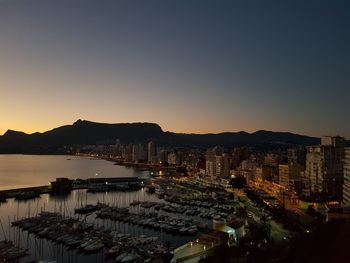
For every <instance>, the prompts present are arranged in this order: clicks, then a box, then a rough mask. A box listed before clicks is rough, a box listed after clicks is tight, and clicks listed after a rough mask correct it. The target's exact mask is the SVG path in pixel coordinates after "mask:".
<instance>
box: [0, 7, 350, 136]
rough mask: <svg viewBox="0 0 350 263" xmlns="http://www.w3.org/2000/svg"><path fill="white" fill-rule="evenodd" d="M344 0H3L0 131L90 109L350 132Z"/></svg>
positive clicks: (214, 123) (169, 125)
mask: <svg viewBox="0 0 350 263" xmlns="http://www.w3.org/2000/svg"><path fill="white" fill-rule="evenodd" d="M349 2H350V1H346V0H344V1H333V0H332V1H296V0H293V1H259V0H257V1H249V0H248V1H247V0H244V1H243V0H242V1H218V0H213V1H205V0H197V1H193V0H177V1H167V0H160V1H152V0H149V1H133V0H127V1H126V0H125V1H117V0H115V1H108V0H105V1H101V0H95V1H93V0H81V1H80V0H57V1H54V0H21V1H20V0H0V134H3V133H4V132H5V131H6V130H7V129H14V130H21V131H25V132H28V133H31V132H35V131H45V130H49V129H51V128H54V127H57V126H60V125H64V124H71V123H73V122H74V121H76V120H77V119H87V120H91V121H97V122H110V123H118V122H139V121H141V122H156V123H158V124H159V125H161V126H162V128H163V130H170V131H175V132H195V133H207V132H222V131H240V130H245V131H248V132H252V131H256V130H260V129H265V130H274V131H291V132H296V133H302V134H307V135H314V136H320V135H326V134H327V135H342V136H345V137H347V138H350V123H349V120H350V26H349V25H350V3H349Z"/></svg>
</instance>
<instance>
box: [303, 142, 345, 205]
mask: <svg viewBox="0 0 350 263" xmlns="http://www.w3.org/2000/svg"><path fill="white" fill-rule="evenodd" d="M344 142H345V139H344V138H342V137H329V136H326V137H323V138H322V145H318V146H310V147H307V154H306V170H305V176H304V180H305V181H304V184H305V188H304V194H305V195H307V196H313V195H323V196H325V197H329V198H333V199H341V198H342V186H343V179H344V174H343V158H344Z"/></svg>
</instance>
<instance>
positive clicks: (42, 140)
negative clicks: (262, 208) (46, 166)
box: [0, 119, 320, 153]
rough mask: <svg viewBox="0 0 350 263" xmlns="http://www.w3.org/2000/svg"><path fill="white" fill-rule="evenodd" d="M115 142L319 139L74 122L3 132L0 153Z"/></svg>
mask: <svg viewBox="0 0 350 263" xmlns="http://www.w3.org/2000/svg"><path fill="white" fill-rule="evenodd" d="M116 139H119V140H120V141H121V142H122V143H146V142H148V141H149V140H155V141H157V142H159V144H161V145H168V146H193V147H197V146H202V147H210V146H213V145H223V146H230V147H231V146H242V145H249V146H256V145H264V146H266V145H270V146H271V145H280V146H288V145H313V144H319V142H320V139H319V138H316V137H310V136H305V135H299V134H294V133H291V132H273V131H265V130H259V131H256V132H253V133H248V132H245V131H239V132H222V133H207V134H195V133H191V134H187V133H175V132H169V131H163V130H162V128H161V126H159V125H158V124H157V123H151V122H135V123H114V124H113V123H99V122H92V121H87V120H80V119H79V120H77V121H76V122H74V123H73V124H69V125H63V126H60V127H56V128H53V129H51V130H48V131H45V132H42V133H39V132H35V133H32V134H27V133H24V132H21V131H14V130H7V131H6V132H5V134H4V135H2V136H0V153H55V152H58V151H59V150H60V149H61V150H62V149H63V148H64V147H67V146H73V145H84V144H101V143H102V144H108V143H114V142H115V140H116Z"/></svg>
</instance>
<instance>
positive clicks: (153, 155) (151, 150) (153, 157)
mask: <svg viewBox="0 0 350 263" xmlns="http://www.w3.org/2000/svg"><path fill="white" fill-rule="evenodd" d="M147 146H148V147H147V148H148V149H147V150H148V151H147V161H148V162H149V163H156V162H157V146H156V143H155V142H154V141H150V142H149V143H148V145H147Z"/></svg>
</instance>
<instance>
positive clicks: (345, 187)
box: [343, 148, 350, 208]
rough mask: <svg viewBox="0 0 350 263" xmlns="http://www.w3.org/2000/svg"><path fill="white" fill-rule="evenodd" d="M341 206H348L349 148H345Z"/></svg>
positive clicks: (349, 204)
mask: <svg viewBox="0 0 350 263" xmlns="http://www.w3.org/2000/svg"><path fill="white" fill-rule="evenodd" d="M343 206H345V207H349V208H350V148H345V158H344V184H343Z"/></svg>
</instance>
